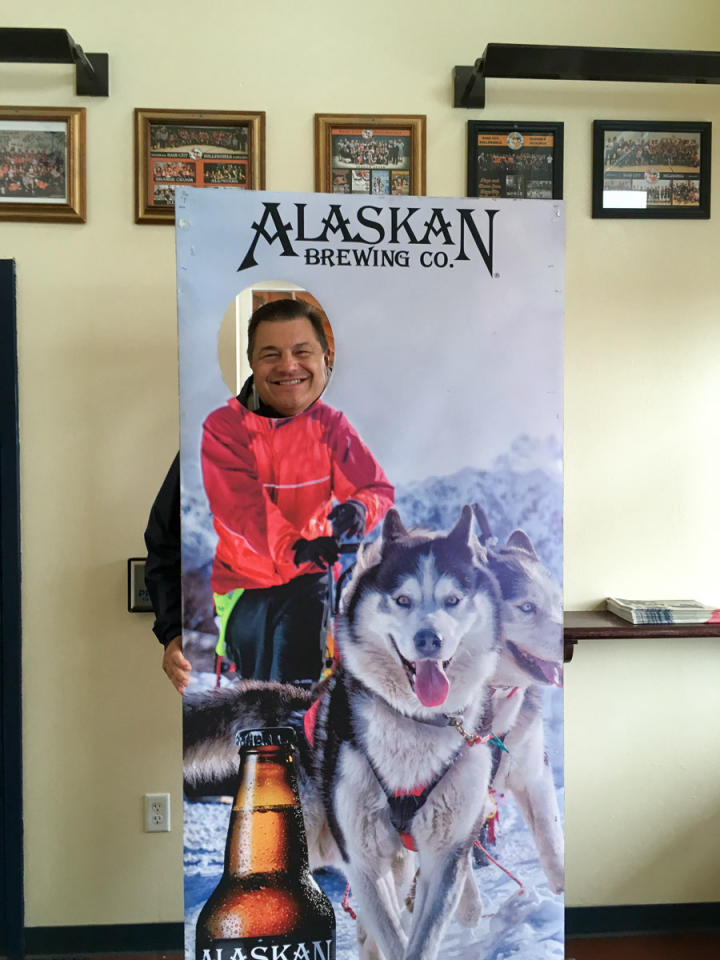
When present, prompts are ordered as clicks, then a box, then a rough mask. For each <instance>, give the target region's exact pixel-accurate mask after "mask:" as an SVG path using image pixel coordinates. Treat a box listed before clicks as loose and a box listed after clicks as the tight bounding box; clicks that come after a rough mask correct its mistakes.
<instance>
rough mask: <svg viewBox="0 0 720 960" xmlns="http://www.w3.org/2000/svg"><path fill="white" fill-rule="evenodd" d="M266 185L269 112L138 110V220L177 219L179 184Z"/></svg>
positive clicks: (244, 187)
mask: <svg viewBox="0 0 720 960" xmlns="http://www.w3.org/2000/svg"><path fill="white" fill-rule="evenodd" d="M181 185H185V186H196V187H235V188H237V189H241V190H262V189H263V188H264V187H265V112H264V111H257V110H245V111H237V110H202V111H198V110H146V109H140V108H137V109H136V110H135V222H136V223H174V222H175V200H174V198H175V187H176V186H181Z"/></svg>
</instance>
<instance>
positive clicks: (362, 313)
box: [177, 188, 564, 960]
mask: <svg viewBox="0 0 720 960" xmlns="http://www.w3.org/2000/svg"><path fill="white" fill-rule="evenodd" d="M563 231H564V226H563V209H562V204H560V203H556V202H554V201H535V200H521V201H510V200H499V201H493V200H470V199H438V198H417V197H409V198H399V197H372V198H368V197H365V198H363V197H360V196H344V197H342V198H339V197H336V196H329V195H320V194H289V193H265V192H247V193H246V192H244V191H234V190H227V191H223V190H215V189H203V190H194V189H188V188H180V189H178V191H177V264H178V297H179V325H180V390H181V451H182V460H181V464H182V466H181V472H182V527H183V544H182V546H183V589H184V634H183V637H184V650H185V653H186V655H187V656H188V657H189V659H190V660H191V662H192V664H193V673H192V681H191V684H190V688H189V690H188V692H187V693H186V694H185V698H184V709H185V721H184V724H185V725H184V744H185V749H184V756H185V774H186V802H185V911H186V912H185V921H186V957H187V960H191V958H193V957H195V956H196V937H197V944H198V947H197V951H198V952H197V956H198V958H199V960H243V958H248V960H250V958H258V957H262V958H272V960H280V958H287V960H298V958H313V960H318V958H326V957H329V956H332V955H333V954H332V949H333V947H332V944H331V943H330V939H329V935H326V934H325V933H324V934H323V935H322V936H320V935H319V934H318V935H316V934H314V933H313V930H312V929H311V927H312V923H310V921H308V922H307V923H306V922H305V921H303V922H302V923H300V921H298V919H297V916H296V914H297V910H299V909H300V908H297V909H296V908H295V907H293V908H292V909H290V908H289V907H288V908H287V909H285V907H283V908H282V909H280V908H279V907H278V906H277V904H278V903H279V902H280V901H278V899H277V897H279V896H280V894H278V893H277V890H276V889H275V884H276V882H277V881H278V876H279V874H277V873H273V869H272V863H273V862H275V861H274V860H273V857H274V856H275V854H274V853H272V851H270V852H268V851H269V850H270V847H269V846H267V844H270V843H271V841H270V840H267V838H266V840H265V841H259V840H258V835H257V834H256V833H253V830H254V829H255V828H254V827H253V826H252V824H257V823H259V822H260V819H258V818H261V817H262V816H276V817H277V816H279V815H280V814H279V813H278V810H279V811H281V812H282V810H284V809H285V808H284V807H283V806H282V803H280V801H278V803H280V805H279V806H277V805H273V804H274V801H273V802H272V803H270V802H269V801H268V802H267V803H266V804H265V805H264V806H263V805H262V803H261V802H260V801H259V800H258V799H257V797H259V796H260V794H259V793H257V792H256V793H252V791H251V788H250V786H248V783H250V780H252V777H254V776H255V773H253V774H252V776H250V773H248V771H250V770H251V767H250V766H248V767H247V769H246V773H245V775H244V776H245V780H244V781H243V782H244V786H243V788H242V791H241V794H242V796H241V797H240V798H239V799H238V800H237V801H236V802H235V805H234V812H233V813H232V817H233V834H232V838H231V842H230V848H231V849H229V852H228V862H227V867H228V869H229V871H230V873H234V874H235V878H234V879H233V878H230V881H227V878H226V881H227V882H229V883H230V885H231V886H232V883H236V884H238V886H237V889H238V890H241V891H242V890H244V891H245V892H244V893H242V895H241V894H240V893H238V894H237V896H236V897H235V900H236V901H237V902H238V903H239V902H240V901H242V902H243V903H245V901H248V898H249V899H250V900H253V903H255V904H256V905H257V904H259V905H260V908H265V907H268V906H269V909H270V913H271V915H272V916H271V919H270V920H269V921H262V923H265V924H266V927H263V928H262V929H261V928H260V927H258V925H257V923H258V922H259V921H256V920H255V919H253V920H252V922H251V921H246V920H244V919H242V918H241V917H240V916H239V915H233V916H232V917H230V915H229V914H228V917H230V918H229V919H228V917H225V919H223V917H221V916H219V914H220V912H221V911H219V908H218V910H216V911H215V914H213V919H212V924H214V927H212V930H210V926H212V924H211V925H210V926H208V924H209V921H208V919H207V913H208V911H207V910H206V912H205V914H204V915H203V918H202V922H201V923H198V918H199V916H200V915H201V910H202V908H203V905H204V904H205V903H206V901H208V899H209V898H210V896H211V894H212V893H213V890H215V888H216V887H217V885H218V883H219V881H220V878H221V876H222V874H223V863H224V854H225V847H226V838H227V836H228V828H229V824H230V820H231V811H232V810H233V805H232V803H231V802H230V800H229V799H228V798H232V797H233V795H234V794H235V791H236V785H237V770H238V747H237V746H236V743H235V735H236V733H237V732H238V731H240V730H243V729H245V730H247V729H252V730H256V729H259V728H267V727H277V726H280V727H285V728H287V727H291V728H293V729H294V730H295V736H296V740H297V747H296V748H295V757H296V762H295V764H294V766H293V769H294V770H295V771H296V773H297V781H298V784H299V794H298V796H299V800H300V802H301V803H302V811H303V818H304V823H305V832H306V834H307V843H308V848H309V857H310V865H311V867H312V868H313V870H314V878H315V881H316V882H317V884H319V886H320V888H322V890H323V891H325V893H326V895H327V896H328V897H329V898H330V901H331V902H332V905H333V908H334V913H335V921H336V950H337V957H340V958H343V960H345V958H357V957H361V956H373V957H375V956H381V957H384V958H385V960H400V958H407V960H434V958H436V957H438V958H456V960H461V958H462V960H500V958H503V960H507V958H511V957H518V958H520V957H522V958H523V960H530V958H533V960H534V958H537V960H550V958H553V960H555V958H557V960H560V958H562V957H563V956H564V934H563V898H562V889H563V836H562V827H561V811H562V784H563V766H562V713H563V701H562V689H561V687H562V603H561V593H560V580H561V571H562V555H561V550H562V547H561V544H562V473H561V449H562V447H561V410H562V394H561V385H562V305H563V292H562V291H563V256H564V236H563ZM253 286H254V287H256V288H261V289H262V290H263V291H268V290H272V289H273V288H274V287H275V288H279V289H280V290H285V291H288V290H298V292H292V293H288V292H285V293H275V294H272V296H273V297H275V298H276V299H277V298H281V299H282V298H286V299H287V298H290V299H292V298H299V299H302V298H303V297H305V296H306V294H305V293H304V291H307V294H309V295H311V297H312V298H314V299H313V300H312V302H313V303H314V304H317V305H319V307H320V308H321V310H322V311H323V312H324V314H325V315H326V317H327V319H328V320H329V323H330V325H331V328H332V340H331V341H330V342H329V343H328V344H327V347H328V350H327V351H326V349H325V348H326V344H325V343H324V342H323V341H322V340H321V334H318V332H317V327H316V326H313V325H312V322H311V320H310V319H309V317H306V316H304V315H302V316H299V317H293V318H292V319H290V320H288V319H287V318H285V319H282V318H281V319H280V320H279V321H278V320H271V319H270V318H267V316H266V322H264V323H261V324H260V325H259V326H258V327H257V330H256V335H257V336H256V341H255V344H254V350H255V354H254V356H253V357H252V358H251V360H252V362H253V367H254V369H255V382H254V384H252V383H250V384H247V385H246V386H245V387H244V388H243V389H242V390H241V389H240V387H241V386H242V385H240V386H236V385H235V384H234V383H231V384H230V386H227V385H226V383H225V381H224V380H223V376H222V374H221V368H220V365H219V362H218V333H219V330H220V326H221V321H222V319H223V317H224V316H225V315H226V314H227V313H228V310H229V309H230V308H231V306H232V304H233V302H234V298H236V296H237V295H239V294H243V297H241V298H240V301H238V302H239V303H241V304H242V303H247V304H250V305H251V304H252V303H253V299H252V296H251V295H250V294H249V293H248V292H247V291H248V290H249V289H250V288H251V287H253ZM254 302H255V303H257V302H258V300H257V297H256V299H255V301H254ZM238 309H239V310H240V313H242V308H238ZM251 309H252V306H249V307H248V310H247V311H246V312H245V314H244V315H242V316H240V318H239V323H240V326H241V328H243V329H245V328H246V325H247V320H248V319H249V311H250V310H251ZM328 362H329V365H330V366H331V367H332V371H331V374H330V376H329V381H328V383H327V387H326V389H325V391H324V393H323V394H322V397H321V399H320V400H318V401H317V402H315V403H312V404H311V405H310V407H309V408H308V409H302V405H301V409H302V412H298V413H297V415H296V416H292V417H289V416H288V415H287V413H286V412H285V408H284V403H285V401H284V399H283V398H284V397H287V396H289V395H292V396H297V395H298V394H301V395H304V394H303V393H302V392H303V391H305V390H307V391H311V389H312V387H313V385H315V384H317V382H318V379H317V378H318V377H322V378H324V377H325V372H326V367H327V366H328ZM238 391H240V392H239V396H238V397H237V398H236V397H235V394H236V393H237V392H238ZM306 395H307V397H310V392H307V394H306ZM312 399H314V397H310V400H312ZM278 412H279V413H284V416H283V417H278V416H277V415H276V414H277V413H278ZM361 541H362V546H358V545H359V543H360V542H361ZM338 550H339V551H340V552H339V559H338V561H337V562H334V560H335V554H336V552H337V551H338ZM327 567H329V570H328V569H326V568H327ZM326 614H328V617H327V622H324V623H322V624H321V626H320V630H321V635H320V640H318V639H317V636H318V626H317V624H318V623H319V622H320V620H322V618H323V616H325V615H326ZM313 631H314V632H315V633H314V635H315V640H313V639H312V635H313ZM308 637H310V639H308ZM320 647H322V648H323V649H320ZM303 651H305V652H303ZM308 651H309V653H308ZM321 672H322V673H323V675H324V680H323V682H322V684H321V687H320V688H319V689H317V688H314V689H311V681H312V680H315V679H318V677H319V674H320V673H321ZM247 677H251V678H252V677H255V678H259V679H255V680H254V681H249V680H247V679H243V678H247ZM293 680H299V681H302V682H301V683H300V685H299V686H295V687H293V688H289V687H287V686H284V685H282V684H283V683H284V682H285V681H293ZM277 681H279V682H280V684H278V682H277ZM252 736H254V737H256V738H257V736H258V735H256V734H253V735H252ZM273 736H274V735H273ZM278 736H280V735H278ZM282 736H285V735H282ZM259 742H260V741H259V740H257V739H255V740H252V737H251V738H250V739H248V737H247V736H246V737H245V739H244V740H243V743H244V744H245V747H247V744H248V743H250V745H251V747H252V744H253V743H255V744H256V745H257V744H258V743H259ZM281 742H282V743H285V741H284V740H283V739H282V737H280V740H278V743H281ZM244 749H245V748H244ZM287 749H289V748H288V747H287V746H283V747H282V748H280V747H278V750H287ZM243 769H245V768H243ZM257 769H260V768H257ZM252 770H256V768H255V767H253V768H252ZM258 776H259V774H258ZM258 783H260V781H259V780H258V781H257V782H256V781H255V780H253V783H252V785H251V786H252V790H256V788H257V787H258ZM293 790H294V787H292V785H291V788H289V792H288V791H286V792H287V795H288V796H294V793H293V792H292V791H293ZM251 794H252V796H255V797H256V799H255V800H252V799H248V797H251ZM263 796H264V795H263ZM264 802H265V801H263V803H264ZM287 809H290V808H287ZM272 811H275V812H274V813H272ZM278 822H279V821H278ZM288 822H289V821H288ZM293 822H295V823H296V821H293ZM283 823H285V821H283ZM296 826H297V823H296ZM283 829H285V828H283ZM293 829H294V828H293ZM288 830H289V828H287V830H286V831H285V833H284V834H283V832H282V830H281V831H280V834H282V836H284V837H285V838H286V840H287V837H288V836H289V833H288ZM243 831H245V832H244V833H243ZM296 832H297V831H296ZM290 833H292V830H290ZM300 833H302V830H300ZM276 834H277V831H276ZM276 834H273V836H275V840H273V841H272V843H276V842H277V835H276ZM293 836H295V835H294V834H293ZM295 840H297V837H295ZM281 841H282V837H281ZM282 842H284V841H282ZM257 843H260V844H261V846H262V843H266V846H265V847H263V848H262V850H261V851H260V852H258V849H256V846H254V845H255V844H257ZM301 845H302V843H301ZM251 847H252V849H251ZM273 849H274V848H273ZM281 853H282V851H281ZM278 856H280V859H281V860H282V856H284V854H282V856H281V855H280V854H278ZM293 856H294V855H293ZM303 857H304V854H303V852H302V851H301V852H300V853H299V854H297V857H296V858H295V859H293V858H292V857H290V859H287V857H286V859H285V860H284V861H283V862H284V863H285V867H286V868H287V869H286V870H285V874H283V875H284V876H286V877H290V878H291V884H292V883H296V885H297V886H298V887H300V886H302V887H303V889H305V892H306V893H307V891H308V890H310V892H311V897H310V899H311V900H312V897H313V896H315V893H313V891H314V890H315V887H314V885H313V882H312V881H310V880H306V879H302V876H303V875H302V861H303ZM288 864H291V865H290V866H288ZM292 864H294V866H293V865H292ZM283 869H285V868H283ZM281 872H282V871H281ZM292 878H294V879H292ZM348 884H349V888H348ZM228 889H229V888H228ZM233 889H235V888H233ZM248 890H250V893H248ZM233 896H234V895H233ZM283 896H284V894H283ZM243 898H244V899H243ZM253 898H254V899H253ZM232 899H233V897H232V896H230V897H229V899H228V897H227V896H226V897H225V901H226V904H225V907H223V910H224V909H230V908H228V907H227V902H229V900H232ZM281 899H282V898H281ZM248 902H249V901H248ZM282 902H283V903H285V901H284V900H283V901H282ZM288 902H289V901H288ZM318 902H319V901H318ZM213 909H215V908H213ZM238 909H239V908H238ZM303 909H304V908H303ZM309 909H310V908H309ZM313 909H314V908H313ZM293 911H295V913H294V912H293ZM310 912H311V913H312V909H311V911H310ZM216 914H217V915H216ZM268 923H269V926H267V924H268ZM253 924H255V925H254V926H253ZM201 927H202V931H203V933H202V936H201V934H200V929H201ZM208 931H210V932H208ZM213 931H214V932H213ZM258 931H259V932H258ZM203 938H204V939H203ZM208 938H209V939H208Z"/></svg>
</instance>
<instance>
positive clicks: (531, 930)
mask: <svg viewBox="0 0 720 960" xmlns="http://www.w3.org/2000/svg"><path fill="white" fill-rule="evenodd" d="M195 680H196V682H198V681H200V677H199V676H197V675H196V678H195ZM546 716H547V717H548V722H547V723H546V738H547V739H546V743H547V747H548V753H549V755H550V758H551V762H552V765H553V769H554V772H555V776H556V781H557V782H559V781H560V780H561V778H562V766H561V764H562V691H561V690H558V689H557V688H554V689H553V690H552V691H548V699H547V708H546ZM562 799H563V798H562V791H560V793H559V800H560V805H561V809H562ZM229 818H230V805H229V804H227V803H188V802H186V803H185V944H186V958H187V960H194V956H195V949H194V937H195V923H196V921H197V917H198V914H199V912H200V910H201V908H202V906H203V904H204V903H205V901H206V900H207V899H208V897H209V896H210V894H211V893H212V891H213V890H214V889H215V886H216V884H217V882H218V880H219V879H220V875H221V874H222V867H223V854H224V850H225V838H226V834H227V827H228V822H229ZM490 852H491V853H492V854H493V856H494V857H495V858H496V859H497V860H498V861H499V862H500V863H502V864H503V866H505V867H507V868H508V869H509V870H511V871H512V872H513V873H514V874H515V876H516V877H517V878H518V879H519V880H520V881H522V883H523V885H524V891H523V892H522V893H521V892H520V891H519V887H518V886H517V884H516V883H515V882H514V881H513V880H511V879H510V878H509V877H507V876H506V875H505V874H504V873H503V872H502V871H501V870H500V869H498V868H497V867H495V866H493V865H492V864H490V865H488V866H486V867H477V868H476V870H475V876H476V879H477V882H478V887H479V889H480V891H481V893H482V897H483V903H484V907H485V909H484V916H483V919H482V921H481V923H480V925H479V926H478V927H477V928H476V929H474V930H468V929H467V928H465V927H462V926H460V925H459V924H458V923H456V922H454V921H453V922H452V923H451V925H450V927H449V928H448V931H447V933H446V935H445V940H444V944H443V947H442V950H441V952H440V960H511V958H515V960H520V958H522V960H563V957H564V929H563V915H564V902H563V897H562V895H559V896H558V895H555V894H553V893H551V892H550V890H549V888H548V885H547V881H546V879H545V874H544V873H543V871H542V868H541V866H540V864H539V862H538V859H537V851H536V849H535V845H534V842H533V840H532V837H531V835H530V831H529V830H528V828H527V826H526V825H525V822H524V820H523V819H522V816H521V815H520V812H519V810H518V808H517V807H516V805H515V803H514V801H513V800H512V798H511V797H510V796H507V797H505V798H504V800H503V801H502V805H501V808H500V827H499V832H498V837H497V844H496V845H495V847H494V848H491V850H490ZM316 879H317V881H318V883H319V884H320V885H321V886H322V887H323V889H324V890H325V892H326V893H327V895H328V896H329V897H330V899H331V900H332V902H333V905H334V906H335V916H336V922H337V960H355V958H356V957H357V946H356V942H355V921H354V920H353V919H352V918H351V917H350V916H349V914H347V913H345V912H344V911H343V909H342V906H341V901H342V897H343V893H344V891H345V879H344V877H343V876H342V874H340V873H339V872H337V871H334V870H323V871H319V872H318V873H317V874H316ZM351 904H352V899H351Z"/></svg>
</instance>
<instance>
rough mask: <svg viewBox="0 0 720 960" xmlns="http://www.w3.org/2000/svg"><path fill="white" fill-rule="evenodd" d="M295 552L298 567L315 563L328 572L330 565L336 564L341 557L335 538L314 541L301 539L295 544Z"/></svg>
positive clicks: (317, 538) (322, 538) (318, 538)
mask: <svg viewBox="0 0 720 960" xmlns="http://www.w3.org/2000/svg"><path fill="white" fill-rule="evenodd" d="M293 550H294V551H295V566H296V567H299V566H300V564H301V563H314V564H316V565H317V566H318V567H320V568H321V569H322V570H327V568H328V564H333V563H335V561H336V560H337V558H338V556H339V555H340V553H339V550H338V545H337V543H336V541H335V540H334V539H333V537H316V538H315V539H314V540H305V539H304V538H303V537H301V538H300V539H299V540H296V541H295V543H294V544H293Z"/></svg>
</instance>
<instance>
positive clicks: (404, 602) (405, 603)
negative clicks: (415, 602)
mask: <svg viewBox="0 0 720 960" xmlns="http://www.w3.org/2000/svg"><path fill="white" fill-rule="evenodd" d="M395 603H396V604H397V605H398V606H399V607H409V606H410V597H406V596H405V594H404V593H401V594H400V595H399V596H397V597H395Z"/></svg>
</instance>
